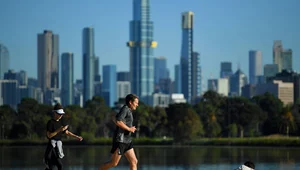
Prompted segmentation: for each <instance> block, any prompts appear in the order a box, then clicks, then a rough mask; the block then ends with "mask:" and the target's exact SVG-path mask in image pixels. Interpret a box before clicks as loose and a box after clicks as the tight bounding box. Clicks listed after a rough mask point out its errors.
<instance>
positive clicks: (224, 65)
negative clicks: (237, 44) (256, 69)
mask: <svg viewBox="0 0 300 170" xmlns="http://www.w3.org/2000/svg"><path fill="white" fill-rule="evenodd" d="M232 74H233V72H232V65H231V62H226V61H224V62H221V71H220V78H229V77H230V76H231V75H232Z"/></svg>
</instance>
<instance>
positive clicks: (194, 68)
mask: <svg viewBox="0 0 300 170" xmlns="http://www.w3.org/2000/svg"><path fill="white" fill-rule="evenodd" d="M191 62H192V64H191V89H192V91H191V97H192V99H195V98H196V97H199V96H201V90H202V89H201V67H200V54H199V53H197V52H193V54H192V60H191Z"/></svg>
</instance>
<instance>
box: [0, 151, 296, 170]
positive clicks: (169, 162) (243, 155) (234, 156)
mask: <svg viewBox="0 0 300 170" xmlns="http://www.w3.org/2000/svg"><path fill="white" fill-rule="evenodd" d="M44 149H45V147H44V146H36V147H33V146H31V147H0V151H1V154H0V155H1V158H0V167H1V169H5V170H13V169H28V170H34V169H43V168H44V166H43V163H42V156H43V154H44ZM135 150H136V155H137V158H138V159H139V169H142V170H154V169H155V170H157V169H159V170H181V169H182V170H194V169H203V170H214V169H216V170H217V169H218V170H219V169H231V170H232V169H234V168H236V167H238V166H239V165H240V164H241V163H243V162H245V160H252V161H253V162H255V164H256V167H257V168H256V169H264V170H267V169H272V170H274V169H279V170H286V169H289V170H293V169H300V164H299V163H297V162H300V158H299V157H298V153H299V151H300V149H299V148H266V147H208V146H189V147H165V146H164V147H162V146H138V147H135ZM109 151H110V146H79V147H77V146H65V147H64V152H65V155H66V157H65V158H64V159H63V163H64V167H65V168H64V169H66V170H69V169H72V170H90V169H93V170H95V169H97V168H98V167H99V166H100V164H101V163H103V162H105V161H107V160H108V159H109V158H110V154H109ZM123 169H128V163H127V160H126V159H125V158H123V159H121V161H120V164H119V166H118V167H117V168H115V170H123Z"/></svg>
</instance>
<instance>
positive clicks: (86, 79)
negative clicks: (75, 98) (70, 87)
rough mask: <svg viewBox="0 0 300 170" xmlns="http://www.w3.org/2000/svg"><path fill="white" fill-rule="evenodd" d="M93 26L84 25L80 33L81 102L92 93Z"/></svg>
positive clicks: (90, 96)
mask: <svg viewBox="0 0 300 170" xmlns="http://www.w3.org/2000/svg"><path fill="white" fill-rule="evenodd" d="M94 47H95V44H94V28H92V27H86V28H84V29H83V34H82V55H83V56H82V57H83V62H82V63H83V69H82V70H83V72H82V79H83V103H85V102H86V101H87V100H91V99H92V98H93V96H94V95H95V93H94V90H95V89H94V79H95V69H94V67H95V51H94Z"/></svg>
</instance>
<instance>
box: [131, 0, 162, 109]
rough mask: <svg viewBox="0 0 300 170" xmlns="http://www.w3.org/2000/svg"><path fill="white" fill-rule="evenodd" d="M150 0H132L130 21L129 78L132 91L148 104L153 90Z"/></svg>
mask: <svg viewBox="0 0 300 170" xmlns="http://www.w3.org/2000/svg"><path fill="white" fill-rule="evenodd" d="M149 1H150V0H133V20H132V21H131V22H130V41H129V42H128V43H127V46H128V47H129V48H130V79H131V89H132V92H133V93H135V94H137V95H138V96H139V97H140V99H141V100H142V101H143V102H144V103H146V104H148V103H150V99H151V98H150V97H151V96H152V93H153V91H154V57H153V51H154V50H153V49H154V48H155V47H156V46H157V42H155V41H153V22H152V21H151V20H150V2H149Z"/></svg>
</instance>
